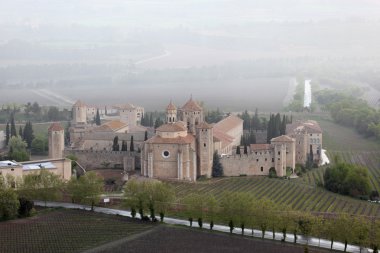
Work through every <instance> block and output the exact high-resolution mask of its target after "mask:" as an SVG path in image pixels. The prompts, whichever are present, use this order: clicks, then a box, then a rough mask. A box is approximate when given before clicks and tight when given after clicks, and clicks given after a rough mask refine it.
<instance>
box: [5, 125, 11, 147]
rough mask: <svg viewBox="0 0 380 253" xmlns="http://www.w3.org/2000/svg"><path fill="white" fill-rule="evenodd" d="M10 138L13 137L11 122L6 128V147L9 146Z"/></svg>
mask: <svg viewBox="0 0 380 253" xmlns="http://www.w3.org/2000/svg"><path fill="white" fill-rule="evenodd" d="M10 137H11V130H10V128H9V122H7V127H6V128H5V144H6V145H8V142H9V139H10Z"/></svg>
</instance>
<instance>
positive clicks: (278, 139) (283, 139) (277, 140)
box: [270, 135, 294, 142]
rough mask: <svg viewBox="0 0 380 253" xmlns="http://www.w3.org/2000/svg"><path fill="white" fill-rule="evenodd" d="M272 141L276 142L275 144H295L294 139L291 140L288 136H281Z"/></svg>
mask: <svg viewBox="0 0 380 253" xmlns="http://www.w3.org/2000/svg"><path fill="white" fill-rule="evenodd" d="M270 141H271V142H272V141H275V142H293V141H294V139H293V138H290V137H289V136H287V135H281V136H278V137H275V138H272V139H271V140H270Z"/></svg>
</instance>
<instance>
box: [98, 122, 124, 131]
mask: <svg viewBox="0 0 380 253" xmlns="http://www.w3.org/2000/svg"><path fill="white" fill-rule="evenodd" d="M127 126H128V125H127V124H125V123H123V122H121V121H120V120H112V121H109V122H106V123H104V124H102V125H101V126H98V127H96V128H95V129H94V131H96V132H104V131H105V132H108V131H114V132H115V131H117V130H119V129H121V128H124V127H127Z"/></svg>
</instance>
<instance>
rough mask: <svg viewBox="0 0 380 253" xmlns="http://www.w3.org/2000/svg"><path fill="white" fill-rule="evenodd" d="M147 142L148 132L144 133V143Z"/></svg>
mask: <svg viewBox="0 0 380 253" xmlns="http://www.w3.org/2000/svg"><path fill="white" fill-rule="evenodd" d="M146 140H148V131H145V135H144V141H146Z"/></svg>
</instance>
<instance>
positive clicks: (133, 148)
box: [129, 135, 135, 152]
mask: <svg viewBox="0 0 380 253" xmlns="http://www.w3.org/2000/svg"><path fill="white" fill-rule="evenodd" d="M129 150H130V151H132V152H133V151H135V146H134V144H133V135H132V136H131V143H130V146H129Z"/></svg>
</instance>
